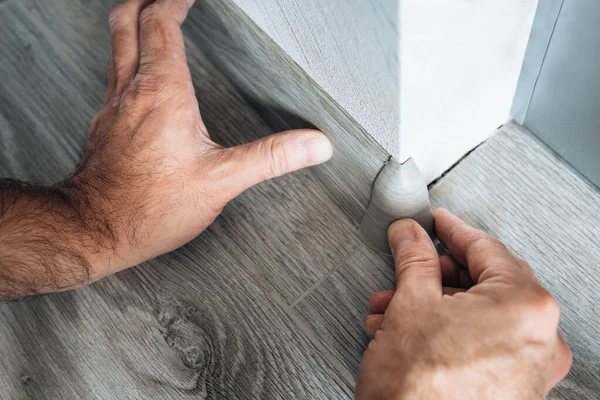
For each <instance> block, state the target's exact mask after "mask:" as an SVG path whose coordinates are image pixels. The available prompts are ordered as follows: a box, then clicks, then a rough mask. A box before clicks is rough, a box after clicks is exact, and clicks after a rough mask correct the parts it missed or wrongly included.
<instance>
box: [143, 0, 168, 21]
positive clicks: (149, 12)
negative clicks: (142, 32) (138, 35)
mask: <svg viewBox="0 0 600 400" xmlns="http://www.w3.org/2000/svg"><path fill="white" fill-rule="evenodd" d="M161 11H162V10H161V8H160V4H159V3H152V4H150V5H149V6H147V7H145V8H144V9H143V10H142V12H141V13H140V24H141V25H145V24H148V23H150V24H152V23H156V22H159V21H160V19H161V18H162V15H163V13H162V12H161Z"/></svg>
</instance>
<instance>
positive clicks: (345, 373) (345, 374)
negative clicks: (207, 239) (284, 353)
mask: <svg viewBox="0 0 600 400" xmlns="http://www.w3.org/2000/svg"><path fill="white" fill-rule="evenodd" d="M212 229H213V230H214V231H215V232H219V231H221V229H222V228H221V227H220V226H218V225H215V226H213V228H212ZM228 244H229V243H223V245H224V246H227V245H228ZM233 245H234V246H236V247H235V248H232V247H228V246H227V250H229V251H231V252H232V253H235V254H236V256H235V257H236V259H238V260H240V261H241V262H242V263H243V266H244V270H245V271H246V272H247V273H248V275H250V276H251V277H252V278H253V279H254V280H255V281H257V283H258V284H259V285H260V286H261V287H262V288H263V289H264V290H265V293H266V295H267V296H268V297H269V298H270V299H271V300H273V302H274V303H275V304H277V305H278V306H279V307H280V308H281V309H282V310H283V311H284V312H285V313H286V315H288V317H290V319H291V320H292V321H293V322H294V325H296V326H297V327H298V328H300V330H301V332H302V333H303V334H304V335H305V336H306V338H307V339H308V340H309V341H310V343H311V344H312V345H313V346H315V348H316V349H317V350H318V351H319V354H321V355H322V356H323V358H324V359H325V361H326V362H328V363H329V364H330V365H331V366H332V367H333V369H334V370H335V371H336V372H337V373H338V374H340V377H341V378H342V379H343V380H344V381H346V383H348V384H349V385H350V386H352V387H354V384H355V382H356V381H355V379H354V377H353V376H352V374H351V373H350V371H349V370H348V369H347V368H346V367H344V366H343V365H342V363H340V362H339V361H338V360H337V359H336V358H335V357H334V356H333V354H331V352H330V351H329V350H327V348H326V347H325V345H324V344H323V343H322V341H320V340H319V338H318V337H317V336H316V332H315V331H314V330H313V329H311V328H310V327H309V326H307V325H306V324H305V323H304V322H303V321H302V319H301V317H300V316H299V315H298V313H297V312H296V310H295V309H294V306H292V305H289V304H288V303H287V302H286V300H285V299H284V298H283V296H282V295H281V294H279V292H278V291H277V290H276V289H275V288H274V287H273V286H271V284H270V283H268V282H267V281H265V280H263V279H261V280H260V281H258V280H257V279H256V278H255V275H258V276H260V274H258V272H256V270H255V269H254V262H253V261H252V260H250V259H249V258H248V256H246V254H244V252H243V251H241V249H239V248H238V247H237V244H236V243H233ZM359 247H360V245H357V246H356V248H355V249H354V250H353V251H352V252H351V253H350V255H349V256H348V257H347V258H346V259H344V260H343V262H342V263H340V264H339V265H336V266H335V267H334V268H332V270H331V273H333V272H334V271H337V270H338V269H339V268H341V266H343V265H344V264H345V262H346V260H348V259H350V258H352V257H353V256H354V255H355V254H356V252H357V251H358V248H359ZM251 271H254V273H253V272H251ZM330 275H331V274H329V273H328V274H327V275H326V276H325V277H323V279H320V280H318V281H317V282H316V284H315V285H314V286H312V287H311V288H309V289H308V290H306V291H305V292H304V293H302V295H301V296H300V299H303V298H304V297H305V296H306V295H308V294H310V292H312V290H314V289H315V288H317V287H319V286H320V285H321V283H323V281H324V279H326V278H328V277H329V276H330ZM298 301H299V300H298ZM298 301H295V302H294V304H297V303H298Z"/></svg>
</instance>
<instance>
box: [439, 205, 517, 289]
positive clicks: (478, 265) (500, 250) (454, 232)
mask: <svg viewBox="0 0 600 400" xmlns="http://www.w3.org/2000/svg"><path fill="white" fill-rule="evenodd" d="M434 215H435V228H436V233H437V235H438V238H439V239H440V240H441V241H442V243H443V244H444V245H445V246H446V247H447V248H448V250H450V253H451V254H452V257H454V259H456V261H458V262H459V263H462V264H464V265H466V266H467V267H468V269H469V272H470V275H471V278H472V280H473V281H474V282H477V283H480V281H479V278H480V276H481V274H482V273H483V271H485V270H487V269H489V268H490V267H494V268H493V270H491V271H490V272H491V273H492V274H491V275H488V277H491V276H493V275H494V274H496V273H500V272H501V271H502V270H503V269H504V270H506V269H507V268H509V269H515V268H518V269H521V268H520V267H519V266H518V263H516V262H515V258H514V257H513V256H512V254H511V253H510V252H509V251H508V249H507V248H506V246H504V245H503V244H502V242H500V241H499V240H498V239H496V238H494V237H492V236H490V235H488V234H487V233H485V232H482V231H480V230H477V229H475V228H473V227H471V226H469V225H467V223H465V222H464V221H463V220H461V219H460V218H458V217H456V216H454V215H453V214H451V213H450V212H448V211H446V210H444V209H437V210H435V211H434Z"/></svg>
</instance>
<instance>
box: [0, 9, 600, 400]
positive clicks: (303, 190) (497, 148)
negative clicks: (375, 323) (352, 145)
mask: <svg viewBox="0 0 600 400" xmlns="http://www.w3.org/2000/svg"><path fill="white" fill-rule="evenodd" d="M110 3H112V1H104V2H101V1H97V2H87V1H84V0H69V1H67V0H65V1H56V2H53V6H52V7H48V6H47V2H44V1H43V0H4V1H0V77H1V79H0V176H2V177H20V178H23V179H28V180H35V181H38V182H43V183H53V182H56V181H58V180H60V179H61V178H63V177H64V176H66V175H68V174H69V172H71V171H72V170H73V168H74V166H75V165H76V163H77V160H78V157H79V153H80V151H81V148H82V146H83V144H84V142H85V135H86V132H87V127H88V125H89V121H90V119H91V118H92V117H93V115H94V114H95V113H96V112H97V110H98V109H99V108H100V106H101V104H102V98H103V93H104V73H105V66H106V63H107V59H108V55H109V36H108V31H107V26H106V25H107V24H106V20H107V16H108V11H109V9H110V5H111V4H110ZM194 15H195V13H194V12H193V13H192V16H191V18H192V20H191V21H188V23H187V24H188V25H187V26H186V32H187V38H186V40H187V44H188V48H187V50H188V61H189V64H190V67H191V70H192V75H193V79H194V84H195V86H196V92H197V97H198V100H199V103H200V108H201V112H202V115H203V118H204V119H205V122H206V124H207V126H208V128H209V131H210V132H211V134H212V135H213V136H214V138H215V139H216V140H217V141H218V142H220V143H222V144H224V145H234V144H238V143H241V142H245V141H248V140H251V139H253V138H255V137H258V136H264V135H267V134H269V133H271V132H273V131H274V126H276V125H277V124H275V123H273V120H272V119H271V118H269V117H268V115H267V114H265V113H264V110H262V109H261V108H260V107H257V104H256V103H255V102H254V101H253V100H249V99H248V98H246V97H244V96H242V95H241V94H240V91H239V89H238V88H237V86H236V85H234V84H233V83H232V82H231V81H230V80H228V78H226V77H225V76H224V75H223V74H222V71H221V68H217V67H216V66H215V65H214V64H213V63H212V61H211V59H209V58H208V57H207V55H206V54H205V53H204V52H203V50H201V48H200V46H198V45H197V41H196V40H195V37H194V36H193V32H194V18H195V17H194ZM198 18H199V17H198ZM196 22H197V21H196ZM322 107H328V105H327V104H326V105H322ZM324 123H325V122H324ZM331 123H333V122H331ZM336 123H340V124H341V123H342V122H339V120H337V122H336ZM318 127H320V128H322V129H324V130H327V129H325V128H327V126H324V127H323V126H318ZM365 151H369V152H371V153H369V156H370V155H371V154H374V156H373V157H375V156H376V157H384V156H385V155H384V154H382V153H381V152H380V150H377V149H376V148H375V147H370V148H368V149H367V150H365ZM343 156H344V155H342V156H340V157H343ZM369 156H366V157H365V158H366V159H367V160H366V161H365V163H367V164H368V163H370V166H368V167H365V171H371V170H372V169H373V167H374V166H376V165H377V162H378V161H377V160H376V159H368V158H369ZM336 168H337V167H335V165H334V167H322V168H313V169H311V170H309V171H302V172H298V173H294V174H292V175H289V176H285V177H282V178H279V179H277V180H274V181H271V182H267V183H264V184H261V185H259V186H257V187H255V188H254V189H251V190H249V191H248V192H246V193H245V194H243V195H242V196H240V197H239V198H238V199H236V200H235V201H234V202H232V203H231V204H230V205H229V206H228V207H227V208H226V209H225V211H224V212H223V214H222V216H221V217H219V218H218V219H217V221H216V222H215V223H214V224H213V225H212V226H211V227H210V228H209V230H208V231H206V232H205V233H203V234H202V235H201V236H200V237H198V238H197V239H196V240H194V241H192V242H191V243H189V244H188V245H186V246H185V247H184V248H182V249H179V250H177V251H175V252H173V253H171V254H168V255H165V256H162V257H160V258H158V259H156V260H152V261H150V262H147V263H145V264H143V265H140V266H138V267H135V268H133V269H130V270H127V271H124V272H122V273H119V274H117V275H115V276H112V277H109V278H107V279H104V280H102V281H100V282H97V283H95V284H93V285H91V286H88V287H85V288H81V289H78V290H75V291H70V292H66V293H59V294H54V295H48V296H43V297H37V298H31V299H27V300H24V301H21V302H12V303H3V304H0V321H1V323H0V326H2V329H0V356H1V357H2V362H1V363H0V397H1V398H3V399H4V398H6V399H29V398H35V399H58V398H60V399H63V398H64V399H72V398H73V399H75V398H85V399H91V398H94V399H96V398H97V399H125V398H127V399H129V398H132V399H133V398H139V399H146V398H161V399H170V398H173V399H185V398H208V399H216V398H219V399H220V398H223V399H255V398H264V399H347V398H351V397H352V394H353V385H354V378H355V375H356V371H357V367H358V362H359V360H360V357H361V354H362V351H363V350H364V348H365V346H366V344H367V343H368V338H367V336H366V334H365V333H364V332H363V329H362V321H363V319H364V316H365V315H366V313H367V300H368V296H369V295H370V293H371V292H373V291H376V290H383V289H388V288H391V287H392V279H393V272H392V269H391V261H390V260H389V259H386V258H382V257H380V256H379V255H376V254H374V253H373V252H371V251H370V250H368V249H367V248H366V247H365V246H364V245H363V244H361V243H360V241H359V239H358V235H357V218H356V215H357V214H358V212H359V211H360V204H361V202H362V201H363V200H362V197H361V195H360V193H359V192H356V193H352V195H353V196H355V197H356V199H358V200H356V199H353V200H352V201H353V202H351V204H350V205H346V199H345V198H342V197H341V196H342V195H343V194H344V193H346V192H344V191H343V190H336V188H331V187H329V186H328V185H327V184H326V183H327V182H335V181H336V179H337V178H339V176H336V175H335V174H337V173H340V174H341V173H342V172H339V171H341V169H339V170H338V169H336ZM369 173H370V172H365V174H364V177H363V178H361V179H366V178H365V177H367V176H368V174H369ZM324 176H325V178H324ZM357 190H358V189H357ZM357 193H358V194H357ZM431 195H432V199H433V201H434V203H435V204H436V205H443V206H446V207H448V208H449V209H451V210H452V211H455V212H457V213H458V214H459V215H461V216H462V217H464V218H465V219H467V220H468V221H469V222H471V223H473V224H475V225H477V226H479V227H481V228H484V229H486V230H488V231H489V232H491V233H493V234H495V235H497V236H498V237H500V238H501V239H503V240H505V241H506V242H507V244H508V245H509V246H510V247H511V248H512V249H513V250H514V251H515V252H516V253H518V254H519V255H521V256H522V257H524V258H526V259H527V260H528V261H530V263H531V264H532V266H533V267H534V269H535V270H536V272H537V273H538V275H539V276H540V278H541V279H542V280H543V282H544V284H545V285H546V286H547V287H548V288H549V289H550V290H551V291H552V292H553V293H554V294H555V295H556V297H557V298H558V300H559V302H560V304H561V306H562V310H563V319H562V321H561V329H562V330H563V333H564V334H565V337H566V338H567V341H568V342H569V343H570V344H571V345H572V347H573V350H574V355H575V363H574V366H573V371H572V373H571V375H570V376H569V377H568V378H567V379H566V380H565V381H564V382H563V383H562V384H561V385H560V387H559V388H558V389H556V390H555V391H554V392H553V393H552V395H551V398H560V399H573V398H594V397H598V395H599V394H600V381H599V378H598V377H599V376H600V346H599V345H598V340H597V338H598V334H599V333H600V332H599V330H600V323H599V322H598V318H599V312H598V311H599V306H598V304H600V290H599V289H600V248H599V244H598V243H600V233H599V230H598V226H600V213H599V212H598V211H599V210H600V193H599V192H598V190H597V189H595V188H593V187H592V186H591V185H589V184H588V183H586V182H584V181H583V180H582V179H581V178H580V177H579V176H578V175H577V174H575V173H574V172H572V170H571V169H570V168H569V167H568V166H567V165H565V164H564V163H563V162H562V161H561V160H560V159H558V158H556V157H555V156H554V155H553V154H552V153H551V152H550V151H549V150H548V149H547V148H546V147H545V146H543V145H542V144H540V143H539V142H538V141H537V140H536V139H534V138H533V137H532V136H531V135H530V134H529V133H528V132H526V131H524V130H523V129H522V128H520V127H518V126H516V125H514V124H508V125H506V126H504V127H502V128H501V129H499V130H498V131H497V132H496V134H495V135H494V136H493V137H492V138H491V139H489V140H488V141H487V142H486V143H485V144H483V145H482V146H480V147H479V148H478V149H477V150H475V151H474V152H473V153H471V154H470V155H469V156H468V157H467V158H465V159H464V160H463V161H462V162H461V163H460V164H458V166H456V167H455V168H454V169H453V170H451V171H450V172H449V173H448V174H447V175H446V176H444V177H443V178H442V179H441V180H440V181H439V182H438V183H437V184H435V185H434V187H433V188H432V189H431ZM356 204H359V205H356Z"/></svg>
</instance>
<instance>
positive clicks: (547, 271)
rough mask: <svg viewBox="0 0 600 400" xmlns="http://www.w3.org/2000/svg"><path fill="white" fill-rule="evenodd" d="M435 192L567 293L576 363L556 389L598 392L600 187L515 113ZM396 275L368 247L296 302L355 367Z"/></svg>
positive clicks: (565, 316) (438, 202) (568, 335)
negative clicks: (373, 312)
mask: <svg viewBox="0 0 600 400" xmlns="http://www.w3.org/2000/svg"><path fill="white" fill-rule="evenodd" d="M430 196H431V200H432V203H433V204H434V206H438V207H439V206H443V207H446V208H448V209H450V210H451V211H453V212H455V213H456V214H458V215H459V216H460V217H462V218H464V219H465V220H466V221H467V222H469V223H471V224H473V225H474V226H476V227H478V228H480V229H483V230H485V231H487V232H489V233H491V234H493V235H495V236H497V237H498V238H500V239H501V240H502V241H504V242H505V243H506V244H507V245H508V247H509V248H510V249H511V250H512V251H513V252H514V253H515V254H517V255H518V256H520V257H522V258H524V259H525V260H527V261H528V262H529V263H530V265H531V266H532V268H533V269H534V270H535V271H536V274H537V276H538V277H539V278H540V280H541V281H542V283H543V284H544V286H545V287H546V288H548V289H549V290H550V291H551V292H552V294H553V295H554V296H555V297H556V299H557V300H558V302H559V303H560V305H561V312H562V317H561V323H560V329H561V332H562V333H563V335H564V337H565V339H566V340H567V342H568V343H569V344H570V346H571V348H572V350H573V357H574V363H573V368H572V370H571V373H570V374H569V376H568V377H567V378H566V379H565V380H564V381H562V382H561V383H560V384H559V385H558V387H557V388H556V389H554V390H553V391H552V393H551V394H550V396H549V398H551V399H574V398H596V397H598V394H599V393H600V380H598V376H600V346H598V341H597V338H598V335H599V334H600V321H599V318H598V316H599V315H600V313H599V307H600V306H599V304H600V245H599V243H600V233H599V231H598V226H600V213H599V210H600V192H599V191H598V190H597V189H595V188H594V187H593V186H591V185H590V184H589V183H588V182H586V181H584V180H583V179H582V178H581V176H579V175H578V174H577V173H576V172H574V171H572V170H571V168H570V167H569V166H568V165H567V164H566V163H565V162H564V161H563V160H562V159H560V158H559V157H557V156H556V155H555V154H554V153H553V152H552V151H551V150H549V149H548V148H547V147H546V146H545V145H543V144H542V143H541V142H539V141H538V140H537V139H535V138H534V137H533V136H532V135H531V134H530V133H529V132H528V131H526V130H525V129H524V128H522V127H520V126H518V125H517V124H515V123H510V124H507V125H505V126H504V127H502V128H500V129H499V130H498V131H497V132H496V134H495V135H494V136H492V137H491V138H490V139H489V140H488V141H487V142H486V143H484V144H483V145H482V146H480V147H479V148H478V149H476V150H475V151H474V152H472V153H471V154H470V155H469V156H468V157H466V158H465V159H464V160H463V161H462V162H461V163H460V164H458V165H457V166H456V167H455V168H454V169H452V170H451V171H450V172H449V173H447V174H446V175H445V176H444V177H443V178H442V179H441V180H440V181H439V182H438V183H436V184H435V186H434V187H433V188H432V189H431V190H430ZM365 251H366V250H365ZM392 279H393V272H392V266H391V260H388V262H387V264H386V260H385V259H378V258H377V257H373V256H371V257H369V256H368V254H367V257H365V254H364V253H360V252H358V253H357V254H355V255H354V256H353V257H351V258H350V259H349V260H348V261H347V262H346V264H345V265H344V266H343V267H341V268H340V269H339V270H336V271H335V272H334V273H333V274H332V275H331V276H330V277H329V278H328V279H327V280H325V281H324V282H323V283H322V284H321V285H320V286H319V287H317V288H316V289H315V290H314V291H312V292H311V293H310V294H308V295H307V296H306V297H305V298H303V299H302V300H301V301H300V302H299V303H298V304H297V305H295V309H296V310H297V311H298V312H299V313H300V314H301V315H302V316H303V317H304V318H305V320H306V321H307V323H309V324H310V325H311V326H312V327H313V329H315V331H317V332H319V335H320V336H321V337H322V338H323V340H324V342H325V343H326V344H327V347H328V349H330V351H331V352H332V353H333V354H334V355H335V356H336V358H338V359H339V360H340V361H341V362H343V363H344V365H346V367H347V368H348V369H349V370H350V371H352V372H353V373H356V370H357V368H358V362H359V360H360V356H361V354H362V351H363V349H364V347H365V345H366V343H367V338H366V337H365V336H364V334H363V333H362V331H361V330H360V329H359V328H357V327H358V324H361V323H362V322H363V319H364V317H365V316H366V315H367V313H368V309H367V302H368V298H369V296H370V295H371V293H372V292H373V291H376V290H384V289H388V288H389V287H390V286H391V285H392Z"/></svg>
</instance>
